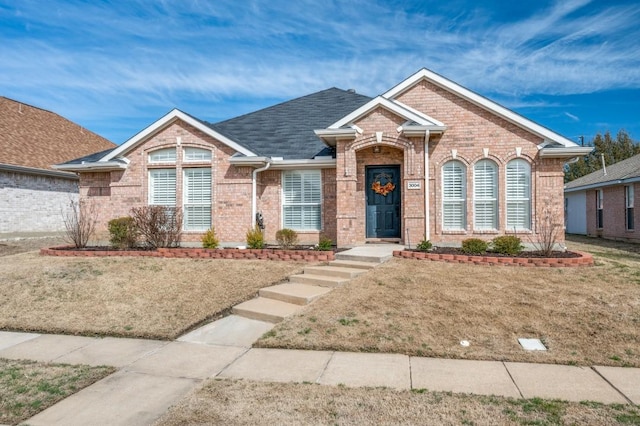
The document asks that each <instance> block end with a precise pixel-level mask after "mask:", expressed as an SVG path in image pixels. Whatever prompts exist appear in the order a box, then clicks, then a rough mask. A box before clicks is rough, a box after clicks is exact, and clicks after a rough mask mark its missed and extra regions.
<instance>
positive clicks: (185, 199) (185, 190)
mask: <svg viewBox="0 0 640 426" xmlns="http://www.w3.org/2000/svg"><path fill="white" fill-rule="evenodd" d="M194 170H198V171H208V172H209V201H208V202H197V203H196V202H189V179H188V178H187V174H188V173H190V172H193V171H194ZM212 185H213V173H212V171H211V167H185V168H183V169H182V230H183V231H185V232H205V231H207V230H208V229H210V228H211V225H212V223H213V204H212V203H213V189H212ZM189 207H201V208H202V207H204V209H205V211H206V210H207V208H208V213H209V223H208V225H206V227H194V228H191V227H188V226H187V219H188V217H189V213H188V212H189Z"/></svg>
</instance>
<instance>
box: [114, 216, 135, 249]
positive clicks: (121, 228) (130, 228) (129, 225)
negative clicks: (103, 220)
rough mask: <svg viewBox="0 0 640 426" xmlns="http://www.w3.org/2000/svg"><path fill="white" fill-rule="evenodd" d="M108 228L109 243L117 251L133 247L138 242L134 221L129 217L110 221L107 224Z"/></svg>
mask: <svg viewBox="0 0 640 426" xmlns="http://www.w3.org/2000/svg"><path fill="white" fill-rule="evenodd" d="M107 226H108V227H109V235H111V237H110V238H109V242H110V243H111V245H112V246H113V247H115V248H118V249H127V248H131V247H135V245H136V242H137V240H138V230H137V229H136V224H135V221H134V220H133V218H132V217H131V216H124V217H118V218H116V219H111V220H110V221H109V223H108V224H107Z"/></svg>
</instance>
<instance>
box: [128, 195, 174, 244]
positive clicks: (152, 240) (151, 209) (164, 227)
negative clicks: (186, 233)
mask: <svg viewBox="0 0 640 426" xmlns="http://www.w3.org/2000/svg"><path fill="white" fill-rule="evenodd" d="M131 216H132V217H133V220H134V222H135V225H136V229H138V232H139V233H140V235H141V236H142V238H143V239H144V244H145V245H146V246H147V247H149V248H154V249H155V248H158V247H178V246H180V240H181V239H182V210H180V208H179V207H167V206H143V207H134V208H132V209H131Z"/></svg>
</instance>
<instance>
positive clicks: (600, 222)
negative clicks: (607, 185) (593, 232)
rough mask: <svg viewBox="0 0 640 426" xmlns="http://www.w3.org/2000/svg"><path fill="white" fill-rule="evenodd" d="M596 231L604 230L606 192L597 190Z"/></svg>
mask: <svg viewBox="0 0 640 426" xmlns="http://www.w3.org/2000/svg"><path fill="white" fill-rule="evenodd" d="M596 229H604V191H603V190H602V189H596Z"/></svg>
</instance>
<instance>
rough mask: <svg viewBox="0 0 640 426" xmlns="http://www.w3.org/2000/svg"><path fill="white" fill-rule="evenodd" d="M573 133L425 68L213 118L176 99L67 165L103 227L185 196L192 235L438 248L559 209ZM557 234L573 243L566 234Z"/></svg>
mask: <svg viewBox="0 0 640 426" xmlns="http://www.w3.org/2000/svg"><path fill="white" fill-rule="evenodd" d="M589 151H590V148H583V147H580V146H578V145H576V144H575V143H573V142H572V141H570V140H568V139H566V138H564V137H562V136H560V135H559V134H557V133H554V132H552V131H550V130H548V129H547V128H545V127H542V126H540V125H538V124H535V123H533V122H531V121H529V120H527V119H526V118H524V117H522V116H520V115H518V114H516V113H514V112H512V111H510V110H508V109H506V108H504V107H502V106H500V105H498V104H496V103H494V102H492V101H490V100H488V99H486V98H484V97H482V96H479V95H478V94H476V93H474V92H472V91H470V90H468V89H465V88H464V87H461V86H459V85H458V84H456V83H454V82H452V81H450V80H448V79H446V78H444V77H442V76H440V75H438V74H435V73H433V72H431V71H428V70H426V69H423V70H420V71H419V72H417V73H416V74H414V75H412V76H411V77H409V78H408V79H406V80H405V81H403V82H401V83H400V84H399V85H397V86H395V87H394V88H392V89H391V90H389V91H388V92H386V93H384V94H383V95H381V96H378V97H376V98H369V97H367V96H363V95H360V94H357V93H355V92H354V91H352V90H347V91H344V90H340V89H336V88H332V89H328V90H324V91H321V92H317V93H314V94H311V95H308V96H304V97H301V98H297V99H293V100H291V101H288V102H284V103H282V104H278V105H275V106H272V107H269V108H266V109H263V110H260V111H256V112H253V113H250V114H246V115H243V116H240V117H237V118H233V119H230V120H227V121H223V122H220V123H216V124H211V123H207V122H205V121H201V120H199V119H196V118H194V117H192V116H190V115H188V114H185V113H183V112H181V111H179V110H173V111H171V112H169V113H168V114H167V115H165V116H164V117H162V118H160V119H159V120H158V121H156V122H155V123H153V124H152V125H151V126H149V127H148V128H146V129H144V130H142V131H141V132H140V133H138V134H137V135H135V136H134V137H133V138H131V139H130V140H129V141H127V142H125V143H124V144H123V145H121V146H120V147H118V148H116V149H114V150H112V151H110V152H108V153H106V154H104V155H101V156H94V157H93V158H91V159H88V158H84V159H78V160H75V161H72V162H68V163H65V164H61V165H58V166H57V167H58V169H60V170H67V171H74V172H78V173H79V174H80V193H81V196H82V197H85V198H86V199H91V200H93V201H94V202H95V203H97V204H98V205H99V210H100V212H101V217H100V226H101V229H102V231H103V232H104V230H105V229H106V228H105V226H106V222H107V221H108V220H109V219H111V218H114V217H118V216H122V215H126V214H128V212H129V210H130V208H131V207H134V206H141V205H146V204H162V205H171V206H175V205H177V206H181V207H183V209H184V215H185V221H184V231H185V232H184V239H185V240H186V241H198V239H199V238H200V235H201V234H202V232H203V231H204V230H206V229H207V228H209V227H210V226H215V229H216V233H217V235H218V236H219V237H220V239H221V241H223V242H229V243H231V242H242V241H244V238H245V234H246V231H247V229H249V228H250V227H252V226H253V225H254V223H255V217H256V213H261V214H262V216H263V218H264V225H265V236H266V238H267V240H268V241H274V238H275V233H276V231H277V230H279V229H281V228H292V229H295V230H296V231H298V233H299V235H300V240H301V241H303V242H305V243H314V242H317V241H318V238H319V236H320V235H326V236H328V237H329V238H331V239H332V240H334V241H335V242H336V243H337V245H338V246H340V247H348V246H354V245H358V244H363V243H365V242H368V241H380V240H384V241H397V242H403V243H405V244H412V245H415V244H416V243H417V242H419V241H421V240H423V239H429V240H431V241H432V242H434V243H436V244H440V245H444V244H459V243H460V241H461V240H463V239H465V238H470V237H479V238H483V239H491V238H493V237H495V236H497V235H503V234H506V233H512V232H517V233H518V234H519V235H522V236H523V239H524V240H527V239H535V238H536V235H535V234H536V233H537V232H538V229H539V223H538V222H539V217H540V212H541V211H542V208H543V207H544V206H553V208H554V211H555V212H556V213H557V214H559V215H561V214H562V191H563V164H564V163H565V162H566V161H567V160H568V159H570V158H573V157H576V156H581V155H585V154H586V153H588V152H589ZM560 241H563V236H561V238H560Z"/></svg>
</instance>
